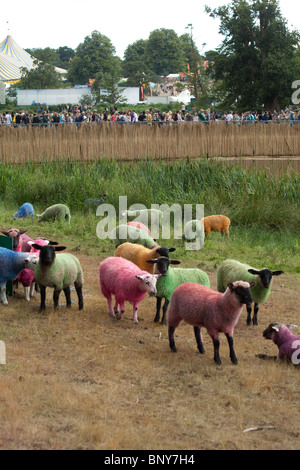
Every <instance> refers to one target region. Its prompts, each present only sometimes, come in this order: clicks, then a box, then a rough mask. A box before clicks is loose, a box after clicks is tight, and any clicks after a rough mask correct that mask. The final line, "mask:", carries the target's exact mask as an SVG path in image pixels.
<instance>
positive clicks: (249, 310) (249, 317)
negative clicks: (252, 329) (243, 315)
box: [247, 305, 252, 325]
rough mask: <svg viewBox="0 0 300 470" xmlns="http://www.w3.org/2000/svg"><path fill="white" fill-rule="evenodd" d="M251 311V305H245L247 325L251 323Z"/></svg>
mask: <svg viewBox="0 0 300 470" xmlns="http://www.w3.org/2000/svg"><path fill="white" fill-rule="evenodd" d="M251 311H252V305H250V306H248V305H247V325H251Z"/></svg>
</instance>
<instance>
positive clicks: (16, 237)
mask: <svg viewBox="0 0 300 470" xmlns="http://www.w3.org/2000/svg"><path fill="white" fill-rule="evenodd" d="M27 230H28V229H26V230H19V229H18V228H10V229H9V230H1V233H3V235H6V236H7V237H11V238H12V239H13V251H17V252H20V251H23V249H22V247H23V242H24V241H25V237H24V236H23V235H24V234H25V232H27ZM27 238H29V237H28V236H27ZM28 251H30V249H29V250H28Z"/></svg>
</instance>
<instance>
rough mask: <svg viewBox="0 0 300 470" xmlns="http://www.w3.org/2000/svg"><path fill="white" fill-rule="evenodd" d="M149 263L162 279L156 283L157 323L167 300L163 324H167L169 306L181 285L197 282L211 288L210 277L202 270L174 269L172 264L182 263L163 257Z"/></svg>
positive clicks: (155, 319)
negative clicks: (174, 292) (175, 291)
mask: <svg viewBox="0 0 300 470" xmlns="http://www.w3.org/2000/svg"><path fill="white" fill-rule="evenodd" d="M147 263H150V264H155V265H156V269H155V272H156V274H161V277H159V278H158V279H157V283H156V290H157V294H156V298H157V301H156V316H155V318H154V321H155V323H157V322H159V320H160V308H161V301H162V299H165V303H164V306H163V315H162V319H161V323H162V324H163V325H165V324H166V314H167V309H168V305H169V302H170V299H171V296H172V294H173V291H174V290H175V289H176V287H177V286H179V285H180V284H185V283H186V282H195V283H197V284H202V285H203V286H206V287H210V281H209V277H208V275H207V274H206V273H205V272H204V271H201V269H198V268H194V269H188V268H172V267H171V266H170V265H171V264H180V261H177V260H174V259H170V258H167V257H165V256H161V257H160V258H156V259H152V260H148V261H147Z"/></svg>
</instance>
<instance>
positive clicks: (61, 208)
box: [37, 204, 71, 225]
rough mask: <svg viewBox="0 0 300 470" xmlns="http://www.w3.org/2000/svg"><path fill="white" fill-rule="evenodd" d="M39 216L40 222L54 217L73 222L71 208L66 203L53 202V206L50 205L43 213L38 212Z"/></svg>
mask: <svg viewBox="0 0 300 470" xmlns="http://www.w3.org/2000/svg"><path fill="white" fill-rule="evenodd" d="M37 216H38V218H39V222H44V221H47V220H52V219H58V220H63V219H64V220H65V221H66V222H67V223H68V225H70V222H71V214H70V209H69V208H68V206H66V205H65V204H53V206H50V207H48V208H47V209H46V210H45V211H44V212H43V213H42V214H37Z"/></svg>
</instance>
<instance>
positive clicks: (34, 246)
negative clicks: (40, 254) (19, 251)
mask: <svg viewBox="0 0 300 470" xmlns="http://www.w3.org/2000/svg"><path fill="white" fill-rule="evenodd" d="M30 245H31V246H33V248H35V249H36V250H40V249H41V248H43V246H42V245H38V244H37V243H32V242H31V243H30Z"/></svg>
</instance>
